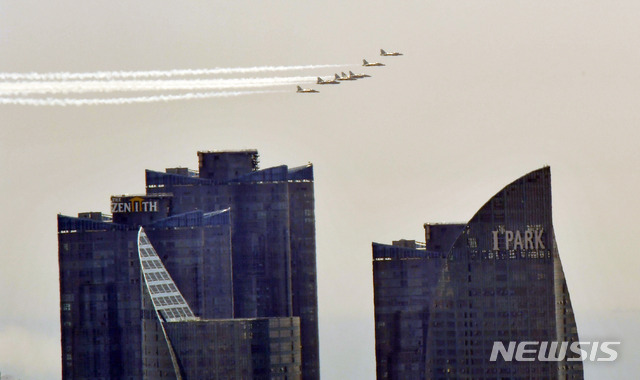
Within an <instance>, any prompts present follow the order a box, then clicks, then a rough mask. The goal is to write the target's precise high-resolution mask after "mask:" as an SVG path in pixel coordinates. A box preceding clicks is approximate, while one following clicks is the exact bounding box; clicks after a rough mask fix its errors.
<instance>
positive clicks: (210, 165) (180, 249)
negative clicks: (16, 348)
mask: <svg viewBox="0 0 640 380" xmlns="http://www.w3.org/2000/svg"><path fill="white" fill-rule="evenodd" d="M198 157H199V162H200V164H199V170H198V171H192V170H188V169H186V168H170V169H166V171H165V172H157V171H150V170H147V171H146V189H147V191H146V194H144V195H139V196H131V195H122V196H113V197H111V215H105V214H102V213H95V212H89V213H80V214H79V215H78V217H68V216H62V215H59V216H58V241H59V266H60V292H61V329H62V367H63V378H64V379H116V378H117V379H140V378H157V377H162V378H173V377H172V376H176V374H178V375H180V376H181V377H182V378H198V376H201V374H203V373H209V374H211V376H214V374H215V376H217V377H215V378H228V376H229V374H226V375H225V374H224V373H214V372H207V371H209V370H210V368H209V369H208V368H207V365H206V364H203V363H202V359H198V358H197V357H194V356H193V355H192V353H193V352H194V350H200V351H201V352H203V353H204V352H209V354H211V355H213V354H215V355H218V354H220V352H226V354H225V355H226V356H225V355H222V356H220V355H218V356H216V357H217V358H219V359H220V360H222V361H219V364H220V365H222V366H223V367H224V366H226V367H225V368H231V367H233V365H231V364H230V363H234V362H236V361H237V363H238V366H237V368H236V370H238V371H241V372H237V373H244V375H242V377H243V378H244V377H245V375H247V374H249V375H247V376H248V378H282V379H284V378H293V379H295V378H300V376H302V378H304V379H318V378H319V358H318V319H317V313H318V310H317V286H316V261H315V259H316V257H315V255H316V253H315V217H314V190H313V167H312V166H311V165H310V164H309V165H305V166H302V167H298V168H291V169H290V168H288V167H287V166H284V165H283V166H278V167H274V168H268V169H264V170H260V169H259V168H258V153H257V151H255V150H243V151H211V152H198ZM139 227H144V233H145V236H146V238H145V239H147V240H148V241H149V242H150V244H151V245H152V246H153V247H154V248H155V251H156V252H157V260H155V259H154V260H147V259H144V260H142V261H141V260H140V257H142V256H140V255H143V254H144V252H147V251H146V250H145V249H142V251H139V248H140V247H139V244H138V233H139ZM140 252H142V253H140ZM141 263H142V265H143V266H144V265H151V266H152V268H151V270H156V269H158V270H159V268H155V265H159V264H158V263H162V265H163V267H164V268H165V269H166V272H167V274H170V277H171V282H167V280H166V279H163V278H162V277H158V276H161V274H158V273H149V274H145V276H144V277H143V276H142V269H144V268H143V267H141ZM149 276H150V277H149ZM154 281H155V282H154ZM158 281H159V282H158ZM165 286H167V287H169V288H165ZM174 287H175V288H176V289H177V290H179V293H180V297H182V299H183V300H184V301H185V304H186V305H188V308H189V310H190V311H191V312H192V313H193V315H194V317H195V318H196V319H197V320H189V319H188V318H187V319H185V316H184V315H182V314H183V313H184V312H185V310H186V309H185V308H184V307H182V306H181V307H179V308H174V307H173V306H175V304H173V302H176V300H178V299H179V298H180V297H178V296H177V294H168V293H167V294H163V295H162V296H161V297H154V292H156V291H157V292H161V291H169V290H171V291H173V290H172V288H174ZM160 294H162V293H160ZM156 298H157V299H156ZM156 301H157V302H163V303H168V304H166V305H159V304H156ZM159 306H161V307H165V308H167V310H166V311H163V312H160V313H159V312H158V309H157V308H158V307H159ZM154 307H155V309H154ZM163 310H164V309H163ZM187 314H188V313H187ZM171 318H177V319H178V320H171ZM196 331H197V332H198V333H196ZM278 331H280V332H278ZM273 332H276V333H275V336H273V335H274V333H273ZM186 337H190V338H186ZM223 337H227V338H228V339H229V344H225V343H224V341H221V340H220V339H223ZM260 337H262V338H260ZM277 337H280V338H279V339H280V340H278V339H277ZM160 338H161V339H160ZM192 338H193V339H194V340H193V341H192V340H191V339H192ZM214 338H215V340H216V342H217V343H216V344H218V346H216V347H218V348H211V346H207V345H206V342H207V340H208V339H214ZM157 341H160V342H162V341H166V342H170V343H169V344H168V345H167V344H164V346H163V344H160V345H159V346H158V345H157V344H156V343H154V342H157ZM171 342H172V343H171ZM234 342H235V343H234ZM198 347H199V348H198ZM207 347H208V348H207ZM266 347H270V349H269V350H266V351H265V348H266ZM211 349H213V350H214V351H207V350H211ZM216 349H217V350H218V351H215V350H216ZM247 350H248V351H247ZM230 352H235V353H236V355H240V356H237V357H235V356H233V355H231V354H230ZM247 352H249V353H252V355H250V356H246V354H247ZM242 353H244V354H242ZM275 353H278V354H277V355H276V354H275ZM272 354H273V355H272ZM167 355H168V356H167ZM185 355H186V356H185ZM242 355H245V356H244V359H241V356H242ZM260 355H263V356H260ZM265 355H266V356H265ZM285 357H288V358H292V359H291V360H289V359H285ZM167 358H169V359H171V360H167ZM224 360H227V361H226V362H224V363H223V361H224ZM296 362H297V363H298V364H296ZM176 363H181V364H179V365H176ZM185 363H191V364H189V365H186V364H185ZM225 363H226V364H225ZM242 363H243V364H242ZM200 364H202V365H200ZM194 366H195V367H194ZM221 368H222V367H221ZM296 368H297V369H296ZM203 371H204V372H203ZM242 371H244V372H242ZM189 374H190V375H189ZM198 374H200V375H198ZM207 376H209V375H207ZM225 376H227V377H225ZM212 378H213V377H212Z"/></svg>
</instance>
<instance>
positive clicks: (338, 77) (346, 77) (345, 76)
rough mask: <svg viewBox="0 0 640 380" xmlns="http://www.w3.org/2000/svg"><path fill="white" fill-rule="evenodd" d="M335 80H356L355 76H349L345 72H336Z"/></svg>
mask: <svg viewBox="0 0 640 380" xmlns="http://www.w3.org/2000/svg"><path fill="white" fill-rule="evenodd" d="M335 80H356V78H351V77H349V76H347V74H345V73H342V76H340V75H338V74H336V79H335Z"/></svg>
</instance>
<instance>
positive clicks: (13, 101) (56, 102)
mask: <svg viewBox="0 0 640 380" xmlns="http://www.w3.org/2000/svg"><path fill="white" fill-rule="evenodd" d="M278 92H285V91H234V92H200V93H197V92H196V93H186V94H180V95H154V96H140V97H131V98H108V99H100V98H93V99H73V98H44V99H38V98H14V97H10V98H0V105H2V104H10V105H22V106H63V107H64V106H96V105H122V104H134V103H152V102H169V101H174V100H192V99H209V98H229V97H235V96H243V95H257V94H270V93H278Z"/></svg>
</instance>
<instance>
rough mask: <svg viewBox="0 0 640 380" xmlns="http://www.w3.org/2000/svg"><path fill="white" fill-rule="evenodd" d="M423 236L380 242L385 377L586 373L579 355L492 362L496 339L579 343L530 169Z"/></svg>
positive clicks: (380, 341) (546, 186)
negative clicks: (468, 215)
mask: <svg viewBox="0 0 640 380" xmlns="http://www.w3.org/2000/svg"><path fill="white" fill-rule="evenodd" d="M425 237H426V244H416V243H415V242H411V241H398V242H394V244H393V245H383V244H376V243H374V244H373V278H374V304H375V322H376V325H375V326H376V327H375V329H376V363H377V378H378V379H541V380H542V379H545V380H546V379H582V378H583V373H582V362H581V361H570V360H568V358H569V357H570V356H571V355H570V354H569V355H567V356H566V357H564V359H563V360H560V361H557V362H555V361H541V360H532V361H520V362H518V361H506V360H501V359H498V360H495V361H491V360H490V356H491V353H492V351H493V347H494V343H495V342H499V343H501V344H504V345H505V347H506V346H508V345H509V342H511V341H515V342H523V341H533V342H568V343H572V342H577V341H578V332H577V328H576V322H575V318H574V315H573V309H572V307H571V301H570V299H569V291H568V289H567V284H566V281H565V277H564V273H563V271H562V265H561V263H560V257H559V256H558V249H557V246H556V241H555V236H554V230H553V224H552V218H551V173H550V170H549V168H548V167H545V168H542V169H539V170H536V171H533V172H531V173H529V174H527V175H525V176H524V177H522V178H520V179H518V180H516V181H515V182H513V183H511V184H510V185H508V186H506V187H505V188H504V189H502V190H501V191H500V192H498V193H497V194H496V195H494V196H493V197H492V198H491V199H490V200H489V201H488V202H487V203H486V204H485V205H484V206H483V207H482V208H481V209H480V210H479V211H478V212H477V213H476V215H475V216H474V217H473V218H472V219H471V220H470V221H469V222H468V223H466V224H433V225H432V224H425Z"/></svg>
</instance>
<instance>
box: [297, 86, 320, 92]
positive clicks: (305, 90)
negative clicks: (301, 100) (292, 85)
mask: <svg viewBox="0 0 640 380" xmlns="http://www.w3.org/2000/svg"><path fill="white" fill-rule="evenodd" d="M296 92H299V93H301V94H310V93H314V92H320V91H317V90H314V89H311V88H302V87H300V86H298V91H296Z"/></svg>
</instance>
